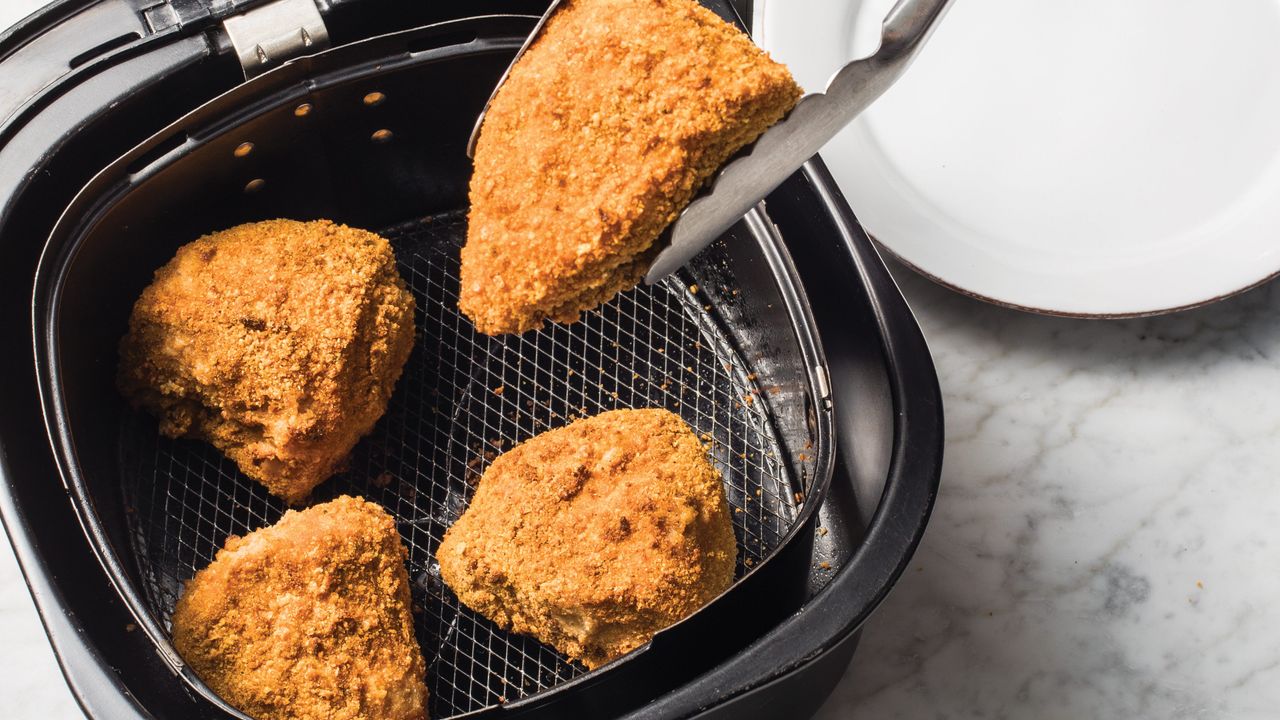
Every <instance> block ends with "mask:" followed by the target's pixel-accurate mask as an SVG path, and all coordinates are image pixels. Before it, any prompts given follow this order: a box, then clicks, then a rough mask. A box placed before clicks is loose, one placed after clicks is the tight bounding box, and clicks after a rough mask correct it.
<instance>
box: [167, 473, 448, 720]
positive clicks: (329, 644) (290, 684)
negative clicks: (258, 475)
mask: <svg viewBox="0 0 1280 720" xmlns="http://www.w3.org/2000/svg"><path fill="white" fill-rule="evenodd" d="M407 556H408V553H407V552H406V551H405V549H404V546H403V545H402V544H401V542H400V534H399V533H398V532H397V531H396V527H395V523H394V522H393V521H392V519H391V516H390V515H387V513H386V512H385V511H384V510H382V508H380V507H378V506H377V505H374V504H372V503H369V502H366V501H364V500H360V499H357V498H353V497H347V496H344V497H340V498H338V499H337V500H333V501H331V502H327V503H324V504H322V505H316V506H314V507H311V508H308V509H306V510H302V511H297V510H290V511H289V512H286V513H285V515H284V517H283V518H281V519H280V521H279V522H277V523H276V524H275V525H272V526H271V527H268V528H264V529H261V530H257V531H255V532H252V533H249V534H248V535H246V536H244V537H234V536H233V537H231V538H230V539H228V540H227V543H226V546H225V547H224V548H223V549H222V550H221V551H219V552H218V556H217V558H216V559H215V560H214V561H213V563H212V564H210V565H209V567H207V568H205V569H203V570H201V571H200V572H198V573H196V576H195V577H194V578H193V579H192V580H191V581H190V582H188V583H187V584H186V586H185V587H184V588H183V590H182V596H181V597H180V598H179V599H178V605H177V608H176V609H175V610H174V612H173V643H174V645H175V646H176V647H177V649H178V653H179V654H180V655H182V657H183V659H184V660H186V661H187V663H188V664H189V665H190V666H191V668H192V669H193V670H195V672H196V674H197V675H199V676H200V678H201V679H202V680H204V681H205V682H206V683H207V684H208V685H209V687H210V688H212V689H213V690H214V691H215V692H217V693H218V694H219V695H220V696H222V698H223V699H224V700H226V701H227V702H229V703H231V704H232V705H234V706H235V707H237V708H239V709H240V710H242V711H243V712H245V713H248V714H249V715H252V716H253V717H255V718H258V720H370V719H371V718H378V720H426V717H427V688H426V684H425V677H426V666H425V664H424V663H423V659H422V651H421V650H420V649H419V647H418V642H417V640H416V639H415V637H414V633H413V618H412V615H411V612H410V595H409V575H408V572H407V571H406V570H405V559H406V558H407Z"/></svg>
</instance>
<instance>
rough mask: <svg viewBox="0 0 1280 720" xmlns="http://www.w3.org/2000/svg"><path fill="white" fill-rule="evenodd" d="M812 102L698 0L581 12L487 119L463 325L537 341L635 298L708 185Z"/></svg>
mask: <svg viewBox="0 0 1280 720" xmlns="http://www.w3.org/2000/svg"><path fill="white" fill-rule="evenodd" d="M800 94H801V93H800V88H799V87H798V86H797V85H796V83H795V81H794V80H793V79H792V78H791V74H790V73H789V72H787V69H786V68H785V67H783V66H782V65H780V64H778V63H776V62H774V61H772V60H770V59H769V57H768V56H767V55H766V54H765V53H764V51H762V50H760V49H759V48H758V47H756V46H755V45H754V44H752V42H751V39H750V38H748V37H747V36H746V35H744V34H742V33H741V32H740V31H738V30H737V29H736V28H734V27H733V26H731V25H729V24H728V23H726V22H724V21H723V20H721V19H720V18H719V17H718V16H716V15H715V13H713V12H711V11H710V10H707V9H705V8H703V7H702V6H701V5H699V4H698V3H697V2H695V1H694V0H568V2H566V3H565V4H564V5H562V6H561V7H560V9H559V10H557V11H556V13H555V15H553V16H552V18H551V20H550V22H549V23H548V24H547V26H546V28H544V30H543V31H542V33H541V34H540V35H539V36H538V38H537V40H535V42H534V43H533V45H532V46H531V47H530V48H529V50H528V52H526V53H525V54H524V56H523V57H521V58H520V61H519V62H518V63H516V65H515V66H514V67H513V68H512V71H511V74H510V76H509V77H508V78H507V80H506V82H505V83H503V85H502V87H501V89H500V90H499V91H498V93H497V96H496V97H495V98H494V101H493V104H492V105H491V106H490V108H489V111H488V112H487V114H486V115H485V121H484V126H483V127H482V128H481V132H480V137H479V140H478V142H477V145H476V153H475V174H474V175H473V176H472V179H471V190H470V197H471V213H470V222H469V227H468V231H467V243H466V246H465V247H464V248H463V250H462V285H461V291H460V299H459V306H460V308H461V309H462V311H463V313H465V314H466V315H467V316H468V317H469V318H471V320H472V321H473V322H474V323H475V326H476V328H477V329H478V330H480V331H481V332H483V333H487V334H490V335H496V334H500V333H517V332H524V331H526V330H530V329H533V328H537V327H539V326H540V325H542V323H543V321H544V320H547V319H550V320H554V321H557V322H573V321H574V320H576V319H577V318H578V316H579V313H580V312H582V311H584V310H588V309H591V308H593V307H596V306H598V305H600V304H602V303H604V302H605V301H607V300H609V299H610V298H611V297H613V296H614V295H615V294H617V293H618V292H620V291H622V290H625V289H628V288H631V287H634V286H635V285H636V283H638V282H639V281H640V278H641V277H643V275H644V272H645V270H646V269H647V267H648V264H649V262H650V261H651V260H652V258H653V256H654V254H655V253H656V250H657V248H655V241H656V240H657V239H658V236H659V235H660V234H661V233H662V231H663V230H664V229H665V228H666V227H667V225H669V224H670V223H671V222H672V221H673V220H675V219H676V216H677V215H678V214H679V213H680V211H681V210H682V209H683V208H684V207H685V205H687V204H688V203H689V202H690V200H692V199H693V196H694V193H695V192H696V191H697V190H698V189H699V187H700V186H701V185H702V184H703V183H704V182H705V181H706V180H707V179H708V178H710V177H711V175H712V174H713V173H715V171H716V170H717V169H718V168H719V167H720V166H721V165H723V164H724V163H725V161H726V160H728V159H729V158H730V157H731V156H732V155H733V154H734V153H735V152H737V151H738V150H739V149H741V148H742V147H743V146H745V145H747V144H749V143H751V142H752V141H754V140H755V139H756V138H757V137H758V136H759V135H760V134H761V133H762V132H764V131H765V130H766V129H767V128H768V127H769V126H770V125H773V124H774V123H776V122H777V121H778V120H780V119H782V117H783V116H784V115H786V113H787V112H788V111H790V110H791V108H792V107H794V106H795V104H796V102H797V101H798V100H799V98H800Z"/></svg>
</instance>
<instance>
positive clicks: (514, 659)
mask: <svg viewBox="0 0 1280 720" xmlns="http://www.w3.org/2000/svg"><path fill="white" fill-rule="evenodd" d="M383 234H384V235H385V236H386V237H388V238H389V239H390V240H391V243H392V245H393V246H394V247H395V250H396V255H397V257H398V258H399V261H400V271H401V274H402V275H403V276H404V278H405V280H406V281H407V282H408V284H409V285H410V288H411V290H412V292H413V296H414V300H415V302H416V303H417V310H418V313H417V327H418V338H417V342H416V346H415V349H414V352H413V355H412V357H411V358H410V359H409V362H408V365H407V366H406V367H405V371H404V375H403V377H402V378H401V379H400V382H399V384H398V386H397V387H396V391H395V395H394V397H393V399H392V401H391V406H390V408H389V409H388V411H387V414H386V416H385V417H384V418H383V419H382V420H381V421H380V422H379V423H378V425H377V426H376V428H375V429H374V431H373V433H372V434H371V435H370V436H369V437H367V438H365V439H364V440H363V441H362V442H361V443H360V445H359V446H357V448H356V450H355V452H354V455H353V457H352V462H351V466H350V468H351V469H350V470H349V471H348V472H346V473H344V474H342V475H340V476H338V477H336V478H333V479H331V480H330V481H329V482H327V483H325V484H324V485H322V486H320V487H319V488H317V490H316V492H315V494H314V499H315V500H324V499H328V498H331V497H334V496H336V495H339V494H343V493H349V494H356V495H362V496H364V497H366V498H368V499H370V500H373V501H375V502H378V503H380V504H381V505H382V506H383V507H385V508H386V509H387V510H388V511H389V512H391V513H392V514H393V515H394V516H395V518H396V521H397V526H398V527H399V529H400V534H401V536H402V538H403V539H404V542H405V545H406V546H407V547H408V549H409V576H410V580H411V583H412V586H413V592H414V599H415V612H416V615H415V620H416V628H417V631H418V636H419V640H420V641H421V643H422V647H423V649H424V655H425V657H426V659H427V664H428V677H427V682H428V686H429V689H430V692H431V708H430V710H431V716H432V717H435V718H444V717H448V716H451V715H456V714H459V713H463V712H467V711H471V710H476V709H479V708H482V707H485V706H488V705H491V704H493V703H496V702H500V701H503V700H513V699H516V698H521V697H525V696H527V695H530V694H532V693H535V692H537V691H539V690H543V689H545V688H548V687H551V686H553V685H556V684H559V683H562V682H564V681H566V680H569V679H571V678H573V677H576V676H578V675H580V674H582V673H584V672H586V668H584V667H583V666H581V665H579V664H576V663H571V662H569V661H568V660H567V659H566V658H564V657H563V656H561V655H560V654H559V653H557V652H555V651H554V650H552V649H550V648H548V647H546V646H544V645H542V644H540V643H538V642H537V641H535V640H533V639H531V638H527V637H521V636H516V635H512V634H509V633H507V632H504V631H502V630H500V629H498V628H497V627H496V626H494V625H493V624H492V623H490V622H488V621H487V620H485V619H483V618H481V617H479V616H478V615H476V614H474V613H473V612H471V611H470V610H468V609H466V608H465V607H462V606H460V604H459V603H458V601H457V599H456V598H455V597H454V596H453V594H452V593H451V592H450V591H449V590H448V589H447V588H446V587H445V586H444V585H443V584H442V583H441V581H440V577H439V568H438V566H437V565H436V563H435V559H434V553H435V550H436V547H437V546H438V544H439V542H440V540H441V538H442V536H443V535H444V532H445V529H446V528H448V527H449V525H450V524H451V523H452V522H453V521H454V520H455V519H456V518H457V517H458V516H459V515H460V514H461V513H462V511H463V509H464V508H465V507H466V504H467V501H468V498H469V497H470V493H471V491H472V488H473V485H474V482H475V480H476V478H477V477H478V476H479V474H480V473H481V472H483V470H484V468H485V467H486V466H487V465H488V463H489V461H491V460H492V458H493V457H494V456H495V455H496V454H497V453H498V452H501V451H502V450H504V449H507V448H510V447H511V446H512V445H513V444H515V443H518V442H520V441H522V440H525V439H527V438H529V437H531V436H532V435H534V434H536V433H539V432H541V431H543V430H547V429H550V428H555V427H560V426H562V425H564V424H566V423H567V422H569V421H570V420H571V419H573V418H576V417H581V416H587V415H593V414H596V413H598V412H601V411H604V410H609V409H614V408H626V407H654V406H660V407H665V408H668V409H670V410H672V411H675V412H677V413H679V414H680V415H681V416H682V417H683V418H684V419H685V421H686V422H688V423H689V424H690V425H691V426H692V427H693V428H694V429H695V430H696V431H697V432H698V433H699V435H701V436H703V439H704V440H710V441H711V452H712V455H713V459H714V462H715V465H716V466H717V468H718V469H719V470H720V472H721V473H722V475H723V477H724V481H725V487H726V489H727V491H728V496H729V503H730V506H731V508H732V516H733V521H734V531H735V533H736V535H737V539H738V548H739V553H738V567H737V576H738V577H741V576H742V574H743V573H744V572H745V571H746V570H747V569H748V568H749V567H750V566H751V565H753V564H755V563H758V562H760V561H761V560H762V559H764V558H765V557H767V556H768V555H769V554H770V553H772V552H773V551H774V550H775V549H776V548H777V547H778V546H779V544H780V543H781V541H782V539H783V537H784V536H785V535H786V533H787V531H788V529H789V527H790V525H791V522H792V521H793V519H794V518H795V515H796V503H795V499H794V497H793V495H794V493H796V492H799V491H800V490H801V488H798V487H793V485H792V482H791V478H789V477H788V472H789V471H788V469H787V466H786V464H785V462H783V460H782V457H781V455H782V453H781V450H780V448H779V443H778V439H777V437H776V435H775V433H774V430H773V427H772V425H771V423H770V421H769V417H768V414H767V409H766V407H767V403H765V402H761V401H760V399H759V395H758V388H757V387H756V383H755V378H754V375H752V374H751V369H750V368H748V367H747V366H746V365H745V364H744V362H743V360H742V359H741V358H740V357H739V356H738V355H737V354H736V353H735V352H734V351H733V349H732V346H731V343H730V341H729V339H728V338H727V337H726V335H725V334H724V333H723V332H722V331H721V329H720V328H719V327H718V326H717V323H716V321H715V319H714V316H713V315H712V314H711V313H710V312H708V310H707V308H706V307H704V305H703V304H702V303H703V302H705V300H704V299H703V297H702V294H701V293H699V292H693V291H691V290H692V289H691V288H690V287H689V286H687V285H686V284H685V283H684V282H682V281H681V280H680V279H678V278H668V279H667V280H666V281H664V282H663V283H661V284H659V285H655V286H652V287H641V288H638V289H636V290H633V291H631V292H627V293H624V294H623V295H622V296H620V297H618V298H616V299H615V300H614V301H612V302H610V303H609V304H608V305H607V306H605V307H603V308H601V309H599V310H597V311H594V312H591V313H587V314H586V315H585V316H584V317H583V319H582V321H580V322H578V323H575V324H572V325H567V326H565V325H549V326H548V327H546V328H544V329H543V330H541V331H538V332H535V333H526V334H524V335H521V336H518V337H517V336H504V337H499V338H491V337H487V336H484V335H480V334H478V333H476V332H475V331H474V330H473V329H472V327H471V324H470V322H469V321H467V320H466V319H465V318H464V317H462V316H461V315H459V313H458V310H457V299H458V249H459V247H460V246H461V242H462V239H463V237H464V235H465V223H464V220H463V218H462V217H461V216H460V215H456V214H450V215H444V216H436V217H431V218H427V219H424V220H421V221H418V222H414V223H410V224H406V225H402V226H398V227H395V228H391V229H389V230H387V231H385V232H384V233H383ZM121 453H122V459H123V463H122V467H123V469H124V474H125V478H124V493H125V504H126V507H127V508H128V509H129V513H128V516H129V518H130V524H131V536H132V539H133V542H134V543H135V547H134V551H135V554H136V556H137V558H138V562H139V565H140V570H141V577H142V578H143V579H144V583H143V584H144V586H145V593H146V596H147V599H148V601H149V602H150V604H151V607H152V609H153V610H154V611H155V612H156V614H157V615H158V616H159V617H160V618H161V619H162V621H163V622H164V623H165V625H166V626H167V625H168V624H169V622H170V616H171V614H172V612H173V607H174V604H175V602H176V600H177V593H178V591H179V587H180V583H181V582H183V581H185V580H187V579H189V578H190V577H191V576H192V575H194V574H195V572H196V570H197V569H199V568H202V567H204V566H205V565H207V564H208V563H209V562H211V561H212V559H213V556H214V554H215V552H216V551H217V549H218V548H219V547H221V546H222V544H223V543H224V542H225V541H226V539H227V536H228V535H232V534H244V533H247V532H250V531H252V530H255V529H257V528H261V527H263V526H266V525H268V524H270V523H272V522H274V521H276V520H277V519H279V517H280V516H281V514H282V513H283V512H284V510H285V507H284V505H283V503H281V502H280V501H279V500H277V499H275V498H273V497H271V496H270V495H268V494H267V492H266V491H265V490H264V489H263V488H262V487H261V486H259V485H258V484H257V483H256V482H254V481H252V480H249V479H248V478H246V477H245V476H244V475H242V474H241V473H240V472H239V471H238V470H237V468H236V466H235V464H234V463H233V462H231V461H229V460H227V459H225V458H224V457H222V455H221V454H220V453H219V452H218V451H216V450H214V449H213V448H212V447H211V446H209V445H207V444H205V443H201V442H195V441H188V440H181V441H170V440H167V439H164V438H161V437H159V436H158V434H157V431H156V426H155V423H154V422H153V421H152V420H151V419H150V418H148V417H145V416H142V415H139V414H134V415H131V417H130V419H129V421H127V422H125V423H123V426H122V432H121Z"/></svg>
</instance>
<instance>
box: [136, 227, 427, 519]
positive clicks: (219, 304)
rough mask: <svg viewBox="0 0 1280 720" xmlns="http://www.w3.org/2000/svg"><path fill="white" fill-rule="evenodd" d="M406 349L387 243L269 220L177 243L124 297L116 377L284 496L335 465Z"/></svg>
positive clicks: (377, 413) (144, 402) (380, 403)
mask: <svg viewBox="0 0 1280 720" xmlns="http://www.w3.org/2000/svg"><path fill="white" fill-rule="evenodd" d="M412 347H413V297H412V296H411V295H410V294H409V292H408V290H406V289H405V283H404V280H402V279H401V278H400V275H399V273H398V272H397V271H396V264H395V257H394V256H393V255H392V252H391V246H390V244H389V243H387V241H386V240H385V239H383V238H381V237H379V236H377V235H375V234H373V233H371V232H367V231H364V230H357V229H355V228H349V227H346V226H343V225H335V224H334V223H332V222H329V221H327V220H318V221H315V222H297V221H293V220H272V221H268V222H259V223H251V224H248V225H240V226H238V227H234V228H231V229H230V230H224V231H222V232H217V233H213V234H212V235H206V236H204V237H202V238H200V239H198V240H196V241H194V242H191V243H188V244H186V245H184V246H182V247H181V248H179V249H178V253H177V255H176V256H174V258H173V259H172V260H171V261H169V263H168V264H167V265H165V266H164V267H162V268H160V269H159V270H157V271H156V274H155V279H154V281H153V282H152V283H151V285H150V286H149V287H147V289H146V290H144V291H143V293H142V297H140V298H138V301H137V303H136V304H135V305H134V306H133V315H132V317H130V318H129V332H128V334H127V335H125V337H124V339H123V340H121V341H120V370H119V385H120V389H121V391H122V392H123V393H124V394H125V396H126V397H128V398H129V400H130V402H132V403H133V405H134V406H135V407H140V408H144V409H146V410H148V411H150V412H151V413H153V414H154V415H156V417H158V418H159V420H160V432H161V433H163V434H164V435H166V436H169V437H180V436H187V437H194V438H202V439H205V440H208V441H209V442H211V443H213V445H214V446H215V447H217V448H218V449H219V450H221V451H222V452H223V453H225V454H226V455H227V457H229V458H231V459H232V460H234V461H236V463H237V464H238V465H239V466H240V469H241V470H242V471H244V473H245V474H246V475H248V476H249V477H252V478H254V479H256V480H258V481H259V482H261V483H262V484H263V485H265V486H266V487H267V489H268V490H270V491H271V492H272V493H274V494H275V495H278V496H280V497H282V498H284V499H285V500H287V501H288V502H290V503H298V502H301V501H302V500H303V499H305V498H306V497H307V495H308V494H309V493H310V492H311V489H312V488H313V487H315V486H316V485H318V484H319V483H321V482H322V481H324V480H325V479H326V478H328V477H329V476H330V475H332V474H333V473H334V472H337V471H338V470H340V469H341V466H342V465H343V463H344V462H345V461H346V458H347V455H348V453H350V451H351V448H352V447H354V446H355V444H356V442H357V441H358V440H359V439H360V438H361V437H362V436H364V435H365V434H367V433H368V432H369V431H370V430H371V429H372V428H373V425H374V423H375V422H377V420H378V418H379V417H381V416H382V413H383V412H385V411H386V409H387V400H388V398H390V397H391V391H392V390H393V389H394V387H395V384H396V380H398V379H399V377H400V372H401V370H402V369H403V368H404V363H405V361H406V360H407V359H408V358H409V352H410V350H411V349H412Z"/></svg>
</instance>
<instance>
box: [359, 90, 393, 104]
mask: <svg viewBox="0 0 1280 720" xmlns="http://www.w3.org/2000/svg"><path fill="white" fill-rule="evenodd" d="M386 99H387V96H386V95H383V94H382V93H380V92H371V93H369V94H368V95H365V96H364V104H365V105H368V106H369V107H373V106H374V105H381V104H382V101H383V100H386Z"/></svg>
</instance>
